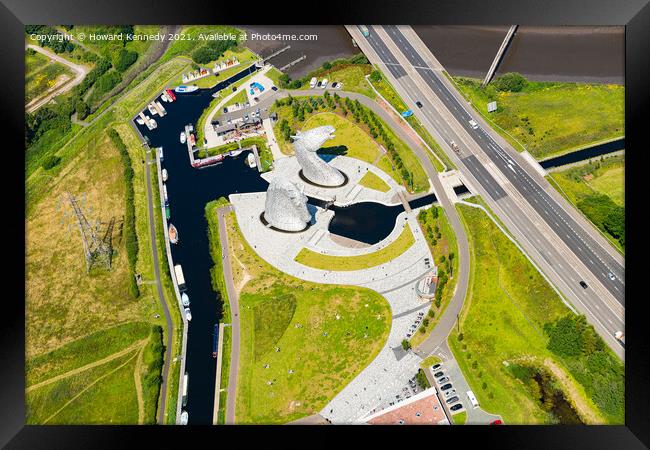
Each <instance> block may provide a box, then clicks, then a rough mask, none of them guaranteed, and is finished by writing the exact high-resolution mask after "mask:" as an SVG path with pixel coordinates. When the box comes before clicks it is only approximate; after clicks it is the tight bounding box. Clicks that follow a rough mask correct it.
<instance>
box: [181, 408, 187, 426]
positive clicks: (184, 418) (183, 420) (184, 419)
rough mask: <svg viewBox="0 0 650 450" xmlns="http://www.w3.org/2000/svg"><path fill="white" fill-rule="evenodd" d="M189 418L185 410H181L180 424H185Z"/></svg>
mask: <svg viewBox="0 0 650 450" xmlns="http://www.w3.org/2000/svg"><path fill="white" fill-rule="evenodd" d="M188 420H189V414H187V411H185V410H183V411H182V412H181V421H180V424H181V425H187V421H188Z"/></svg>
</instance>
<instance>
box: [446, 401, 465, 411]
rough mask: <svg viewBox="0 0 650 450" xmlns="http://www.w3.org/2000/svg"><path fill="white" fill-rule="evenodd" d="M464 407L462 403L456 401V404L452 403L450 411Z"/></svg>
mask: <svg viewBox="0 0 650 450" xmlns="http://www.w3.org/2000/svg"><path fill="white" fill-rule="evenodd" d="M462 407H463V404H462V403H456V404H455V405H452V406H451V408H449V410H450V411H458V410H459V409H461V408H462Z"/></svg>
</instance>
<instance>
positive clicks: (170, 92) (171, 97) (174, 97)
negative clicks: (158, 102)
mask: <svg viewBox="0 0 650 450" xmlns="http://www.w3.org/2000/svg"><path fill="white" fill-rule="evenodd" d="M165 92H167V95H168V96H169V100H171V101H172V102H173V101H176V95H174V93H173V92H172V90H171V89H165Z"/></svg>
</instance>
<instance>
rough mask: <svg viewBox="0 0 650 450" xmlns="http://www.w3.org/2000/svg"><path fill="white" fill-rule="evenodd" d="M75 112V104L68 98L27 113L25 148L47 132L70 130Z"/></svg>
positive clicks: (63, 132) (65, 131)
mask: <svg viewBox="0 0 650 450" xmlns="http://www.w3.org/2000/svg"><path fill="white" fill-rule="evenodd" d="M73 112H74V104H73V103H72V102H71V101H70V99H68V100H63V101H60V102H57V103H49V104H47V105H45V106H42V107H41V108H39V109H37V110H36V111H35V112H34V113H28V112H26V113H25V148H29V147H30V146H32V145H33V144H34V143H35V142H36V141H38V140H39V139H40V138H41V137H42V136H43V135H44V134H45V133H47V132H48V131H50V130H56V131H58V132H60V133H62V134H65V133H67V132H68V131H70V129H71V126H72V123H71V122H70V115H71V114H72V113H73Z"/></svg>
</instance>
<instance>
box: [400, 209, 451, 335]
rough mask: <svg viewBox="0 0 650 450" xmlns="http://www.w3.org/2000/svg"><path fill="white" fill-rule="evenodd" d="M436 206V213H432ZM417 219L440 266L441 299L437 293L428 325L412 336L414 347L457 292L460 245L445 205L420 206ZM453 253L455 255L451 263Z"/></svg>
mask: <svg viewBox="0 0 650 450" xmlns="http://www.w3.org/2000/svg"><path fill="white" fill-rule="evenodd" d="M433 208H436V214H437V215H436V217H434V215H433ZM418 223H419V224H420V229H421V230H422V234H423V235H424V236H425V238H426V240H427V245H428V246H429V250H430V251H431V256H433V262H434V264H435V265H436V266H437V267H438V278H439V280H438V289H441V293H440V294H437V293H436V294H437V295H439V296H440V297H439V298H440V299H439V300H438V297H436V299H435V300H434V302H433V304H432V305H431V309H430V311H429V312H428V315H427V320H428V325H424V323H423V324H422V325H420V327H419V328H418V332H417V333H415V334H413V336H412V337H411V339H410V342H411V345H412V346H413V347H417V346H418V345H420V344H421V343H422V342H423V341H424V340H425V339H426V338H427V337H429V334H431V332H432V331H433V329H434V328H435V326H436V324H437V323H438V320H439V319H440V317H441V316H442V313H443V312H444V311H445V308H446V307H447V305H448V304H449V301H450V300H451V297H452V296H453V294H454V290H455V288H456V280H457V278H456V277H455V274H456V273H458V258H457V255H458V245H457V243H456V234H455V233H454V230H453V228H452V227H451V225H450V223H449V220H448V219H447V215H446V214H445V211H444V209H443V208H441V207H438V206H432V207H430V208H428V209H423V210H421V212H420V213H419V215H418ZM429 230H430V231H429ZM450 255H452V256H451V263H450ZM443 272H444V273H445V274H447V277H448V279H447V281H446V282H445V283H444V285H443V286H442V287H440V285H441V275H442V273H443ZM432 313H433V314H434V316H433V317H431V314H432Z"/></svg>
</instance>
